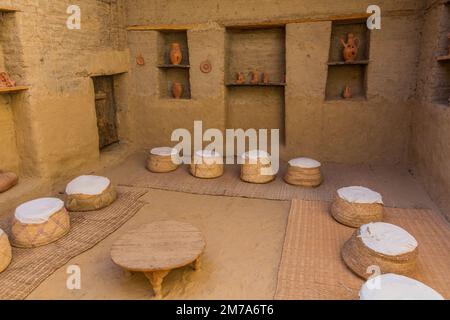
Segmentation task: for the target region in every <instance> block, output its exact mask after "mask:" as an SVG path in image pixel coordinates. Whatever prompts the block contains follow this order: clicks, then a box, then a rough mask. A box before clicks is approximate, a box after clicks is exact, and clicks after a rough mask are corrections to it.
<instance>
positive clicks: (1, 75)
mask: <svg viewBox="0 0 450 320" xmlns="http://www.w3.org/2000/svg"><path fill="white" fill-rule="evenodd" d="M15 86H16V82H15V81H14V80H12V79H11V78H10V77H9V75H8V74H7V73H6V72H0V87H15Z"/></svg>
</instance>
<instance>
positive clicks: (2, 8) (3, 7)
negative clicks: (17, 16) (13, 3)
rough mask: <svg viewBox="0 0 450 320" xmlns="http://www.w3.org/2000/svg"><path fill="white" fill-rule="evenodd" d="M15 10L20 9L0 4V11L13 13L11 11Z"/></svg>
mask: <svg viewBox="0 0 450 320" xmlns="http://www.w3.org/2000/svg"><path fill="white" fill-rule="evenodd" d="M17 11H20V10H19V9H18V8H15V7H5V6H0V13H13V12H17Z"/></svg>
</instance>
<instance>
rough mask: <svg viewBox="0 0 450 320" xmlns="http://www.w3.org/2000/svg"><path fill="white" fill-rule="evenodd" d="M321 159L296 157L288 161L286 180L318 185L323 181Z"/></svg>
mask: <svg viewBox="0 0 450 320" xmlns="http://www.w3.org/2000/svg"><path fill="white" fill-rule="evenodd" d="M320 167H321V164H320V162H319V161H317V160H314V159H310V158H296V159H292V160H290V161H289V162H288V168H287V172H286V175H285V176H284V180H285V181H286V182H287V183H289V184H292V185H296V186H303V187H317V186H318V185H320V184H321V183H322V173H321V170H320Z"/></svg>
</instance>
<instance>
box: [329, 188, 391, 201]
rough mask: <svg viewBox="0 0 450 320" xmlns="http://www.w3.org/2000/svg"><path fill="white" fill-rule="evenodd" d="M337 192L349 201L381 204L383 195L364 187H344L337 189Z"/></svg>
mask: <svg viewBox="0 0 450 320" xmlns="http://www.w3.org/2000/svg"><path fill="white" fill-rule="evenodd" d="M337 193H338V195H339V197H340V198H341V199H343V200H345V201H347V202H351V203H365V204H373V203H380V204H383V197H382V196H381V194H379V193H378V192H375V191H373V190H370V189H369V188H366V187H360V186H352V187H345V188H341V189H339V190H338V191H337Z"/></svg>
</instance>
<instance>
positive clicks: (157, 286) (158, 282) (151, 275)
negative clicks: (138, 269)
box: [144, 270, 170, 299]
mask: <svg viewBox="0 0 450 320" xmlns="http://www.w3.org/2000/svg"><path fill="white" fill-rule="evenodd" d="M169 272H170V270H162V271H154V272H145V273H144V274H145V276H146V277H147V279H148V281H150V283H151V285H152V287H153V292H154V293H155V296H156V298H157V299H161V298H162V282H163V280H164V277H165V276H167V275H168V274H169Z"/></svg>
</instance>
